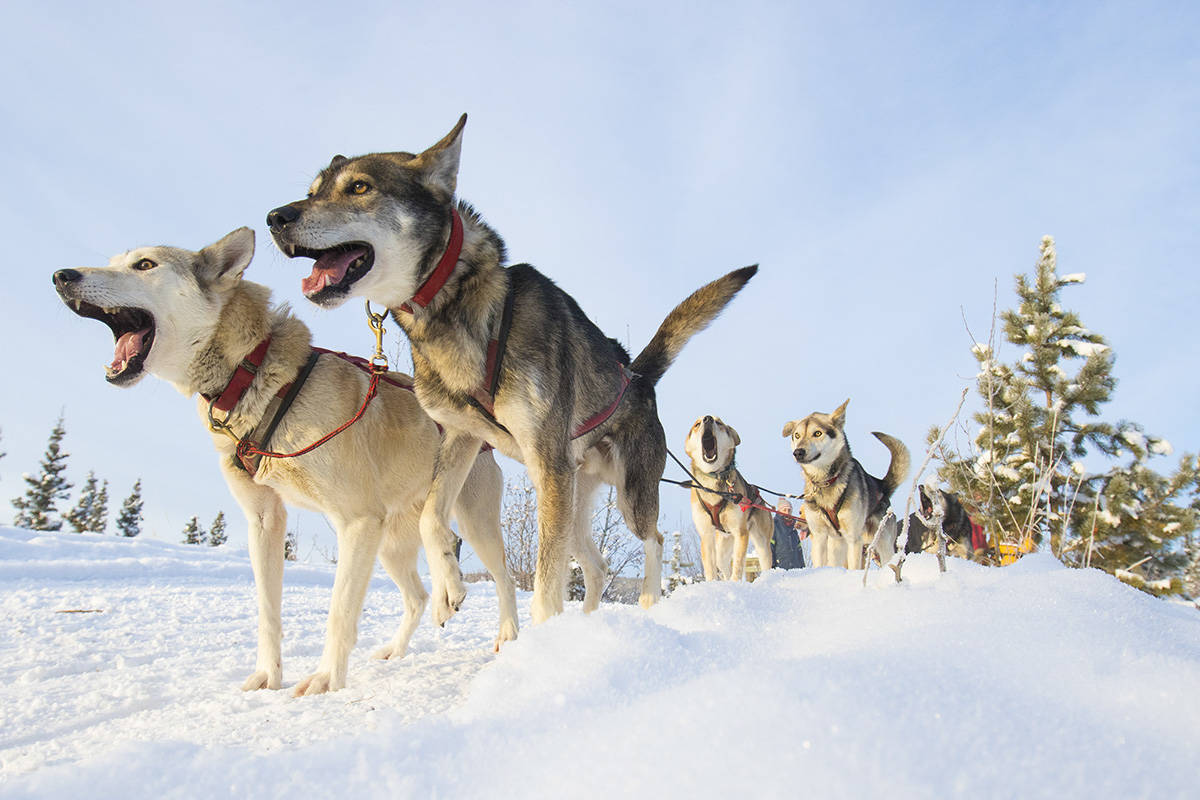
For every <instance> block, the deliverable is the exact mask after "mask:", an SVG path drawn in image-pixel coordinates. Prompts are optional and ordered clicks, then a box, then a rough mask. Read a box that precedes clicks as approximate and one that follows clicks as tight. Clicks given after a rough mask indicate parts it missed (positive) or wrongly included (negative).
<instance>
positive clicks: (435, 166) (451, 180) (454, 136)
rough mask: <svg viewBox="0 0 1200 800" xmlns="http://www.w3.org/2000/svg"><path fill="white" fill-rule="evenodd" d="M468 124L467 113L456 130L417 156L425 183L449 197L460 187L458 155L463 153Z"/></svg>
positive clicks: (459, 119) (459, 121)
mask: <svg viewBox="0 0 1200 800" xmlns="http://www.w3.org/2000/svg"><path fill="white" fill-rule="evenodd" d="M466 124H467V115H466V114H463V115H462V116H461V117H459V118H458V124H457V125H455V126H454V130H452V131H450V132H449V133H447V134H446V135H445V136H443V137H442V140H441V141H440V142H438V143H437V144H435V145H434V146H433V147H430V148H429V149H428V150H426V151H425V152H424V153H421V155H419V156H417V158H416V161H417V165H418V166H419V167H420V168H421V171H422V173H423V174H424V177H425V183H426V184H427V185H428V186H429V187H430V188H431V189H434V190H435V191H439V192H442V193H443V194H445V196H446V198H447V199H449V198H451V197H453V196H454V190H455V189H456V188H457V187H458V157H459V154H461V153H462V132H463V127H464V126H465V125H466Z"/></svg>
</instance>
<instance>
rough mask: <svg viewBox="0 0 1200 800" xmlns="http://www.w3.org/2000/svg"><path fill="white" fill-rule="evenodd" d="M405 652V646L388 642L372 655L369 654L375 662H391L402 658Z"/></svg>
mask: <svg viewBox="0 0 1200 800" xmlns="http://www.w3.org/2000/svg"><path fill="white" fill-rule="evenodd" d="M407 652H408V647H407V645H399V644H396V643H395V642H388V643H387V644H385V645H384V646H383V647H381V648H379V649H378V650H376V651H375V652H374V653H371V658H373V659H375V660H376V661H391V660H393V659H398V658H404V654H405V653H407Z"/></svg>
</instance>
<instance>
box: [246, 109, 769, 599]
mask: <svg viewBox="0 0 1200 800" xmlns="http://www.w3.org/2000/svg"><path fill="white" fill-rule="evenodd" d="M465 123H466V115H465V114H464V115H463V117H462V118H461V119H460V120H459V122H458V124H457V125H456V126H455V127H454V129H453V130H452V131H451V132H450V133H449V134H447V135H446V136H445V137H444V138H443V139H442V140H441V141H439V142H438V143H437V144H435V145H433V146H432V147H430V148H429V149H427V150H425V151H424V152H422V153H420V154H415V155H414V154H412V153H404V152H398V153H376V154H371V155H365V156H360V157H357V158H349V159H348V158H344V157H342V156H336V157H335V158H334V159H333V160H332V161H331V162H330V164H329V166H328V167H326V168H325V169H324V170H322V171H321V173H320V174H319V175H318V176H317V178H316V180H314V181H313V183H312V185H311V186H310V187H309V192H308V197H307V198H305V199H303V200H298V201H296V202H293V203H289V204H287V205H285V206H281V207H280V208H277V209H275V210H273V211H272V212H271V213H270V214H269V215H268V217H267V224H268V225H269V226H270V228H271V234H272V236H273V237H274V238H275V243H276V244H277V245H278V246H279V248H280V249H281V250H282V251H283V252H284V253H285V254H286V255H288V256H291V257H296V258H310V259H314V260H315V263H314V264H313V268H312V273H311V274H310V275H309V276H308V277H307V278H305V279H304V281H303V283H302V288H303V289H304V292H305V294H306V295H307V296H308V298H309V299H310V300H312V301H313V302H315V303H318V304H320V305H323V306H336V305H338V304H340V303H342V302H344V301H345V300H346V299H347V298H349V297H365V298H368V299H369V300H373V301H376V302H379V303H382V304H384V305H386V306H387V307H388V308H389V309H391V312H392V317H393V319H395V320H396V322H397V323H398V324H399V325H400V327H401V328H403V329H404V331H405V333H407V334H408V338H409V341H410V342H411V344H412V352H413V361H414V364H415V368H414V377H415V380H416V387H417V398H418V399H419V400H420V401H421V405H422V406H423V407H424V408H425V410H426V411H428V412H429V414H430V416H432V417H433V418H434V419H435V420H437V421H438V422H439V423H441V424H442V425H444V426H445V427H446V429H447V436H446V438H445V439H444V440H443V442H442V447H441V451H440V452H439V454H438V459H437V471H436V474H435V476H434V479H433V489H432V491H431V493H430V498H429V502H430V504H432V505H433V506H434V511H433V513H426V514H425V515H423V516H422V518H421V522H422V525H423V526H426V525H428V526H431V527H432V526H439V530H437V531H432V530H430V531H429V536H428V539H429V540H431V539H432V538H433V536H434V535H437V536H440V537H443V538H444V537H447V536H448V535H449V531H448V530H446V529H444V528H441V527H440V526H441V522H440V520H442V519H444V518H445V514H444V513H442V509H444V508H445V506H446V504H447V503H448V502H449V500H450V498H453V497H454V495H455V494H456V493H457V490H458V486H459V485H460V484H461V482H462V480H463V477H464V476H465V475H466V471H467V469H468V468H469V466H470V462H471V459H472V458H473V457H474V456H473V454H474V453H475V452H476V451H477V450H478V449H479V445H480V442H482V441H485V440H486V441H487V442H490V443H491V444H492V445H494V446H495V447H496V448H497V449H499V450H500V451H501V452H502V453H504V454H505V455H508V456H511V457H512V458H515V459H517V460H519V461H521V462H523V463H524V464H525V466H526V468H527V469H528V470H529V475H530V478H531V479H532V481H533V484H534V486H535V488H536V489H537V494H538V557H537V567H536V572H535V577H534V596H533V619H534V621H535V622H537V621H541V620H544V619H546V618H547V617H549V616H551V615H553V614H556V613H558V612H559V611H561V610H562V607H563V593H564V589H565V585H566V581H565V567H566V561H567V553H568V552H569V551H574V554H575V556H576V558H578V559H579V560H580V562H581V564H582V565H583V571H584V582H585V586H586V596H585V599H584V609H585V610H590V609H593V608H595V607H596V606H597V605H598V604H599V596H600V588H601V586H602V579H603V577H604V569H605V567H604V562H603V559H602V558H601V556H600V554H599V553H598V552H596V549H595V546H594V544H592V539H591V535H590V531H589V530H588V528H589V521H590V518H591V507H592V500H593V497H594V494H595V492H596V490H597V489H598V487H599V485H600V483H609V484H611V485H613V486H615V487H616V489H617V501H618V505H619V508H620V510H621V513H622V515H623V516H624V518H625V522H626V524H627V525H628V527H629V529H630V530H631V531H633V533H634V534H635V535H637V536H638V538H640V539H641V540H642V542H643V546H644V550H645V576H644V579H643V583H642V593H641V597H640V602H641V604H642V605H643V606H649V605H650V604H652V603H654V602H656V601H657V599H658V597H659V595H660V594H661V585H660V579H661V573H662V535H661V534H660V533H659V532H658V530H657V522H658V491H659V486H658V483H659V478H660V477H661V476H662V472H663V467H664V466H665V464H666V437H665V435H664V433H663V428H662V424H661V422H660V421H659V419H658V410H657V406H656V402H655V393H654V387H655V384H657V383H658V381H659V379H660V378H661V377H662V375H663V373H664V372H666V370H667V368H668V367H669V366H670V365H671V363H672V362H673V361H674V359H675V358H676V356H678V354H679V352H680V351H681V350H682V349H683V347H684V345H685V344H686V343H687V341H688V340H689V339H690V338H691V337H692V336H693V335H695V334H696V333H698V332H699V331H701V330H703V329H704V328H705V327H706V326H707V325H708V324H709V323H710V322H711V321H712V320H713V319H714V318H715V317H716V316H717V315H718V314H719V313H720V312H721V310H722V309H723V308H724V307H725V306H726V304H728V303H729V301H730V300H732V299H733V297H734V295H735V294H736V293H737V292H738V291H739V290H740V289H741V288H742V287H743V286H744V285H745V284H746V282H747V281H748V280H750V278H751V277H752V276H753V275H754V273H755V271H756V270H757V267H746V268H743V269H740V270H737V271H735V272H731V273H729V274H728V275H726V276H724V277H723V278H719V279H717V280H715V281H713V282H711V283H709V284H707V285H706V286H704V287H702V288H700V289H699V290H697V291H696V292H694V293H693V294H692V295H691V296H690V297H688V298H687V299H686V300H684V301H683V302H682V303H681V304H680V305H679V306H677V307H676V308H675V309H674V310H673V311H671V312H670V314H668V315H667V317H666V319H665V320H664V321H663V323H662V325H661V326H660V327H659V329H658V332H657V333H656V334H655V335H654V337H653V338H652V339H651V340H650V343H649V344H648V345H647V346H646V348H645V349H644V350H643V351H642V352H641V353H640V354H639V355H638V356H637V357H636V358H633V359H630V357H629V354H628V353H627V352H626V351H625V349H624V348H623V347H622V346H621V345H620V344H619V343H618V342H616V341H615V340H613V339H610V338H608V337H607V336H605V335H604V334H603V333H602V332H601V331H600V329H599V328H597V327H596V325H595V324H594V323H593V322H592V321H591V320H590V319H588V317H587V316H586V315H585V314H584V312H583V311H582V309H580V307H579V305H578V304H577V303H576V302H575V300H574V299H573V298H572V297H571V296H570V295H568V294H567V293H566V292H564V291H563V290H562V289H560V288H558V287H557V286H556V285H555V284H554V283H553V282H552V281H551V280H550V279H549V278H547V277H546V276H544V275H543V274H542V273H540V272H538V271H537V270H536V269H534V268H533V267H531V266H529V265H528V264H518V265H515V266H511V267H509V266H506V265H505V261H506V256H505V247H504V242H503V240H502V239H501V238H500V236H499V234H497V233H496V232H495V231H494V230H492V228H490V227H489V226H488V225H487V224H486V223H485V222H484V221H483V218H482V217H481V216H480V215H479V214H478V213H476V212H475V210H474V209H472V208H471V207H470V206H469V205H467V204H466V203H463V202H461V201H459V200H457V199H456V198H455V190H456V187H457V180H458V164H459V153H460V150H461V145H462V130H463V126H464V125H465ZM427 511H428V509H427ZM422 533H423V534H426V529H425V528H424V527H423V528H422ZM427 546H428V545H427Z"/></svg>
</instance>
